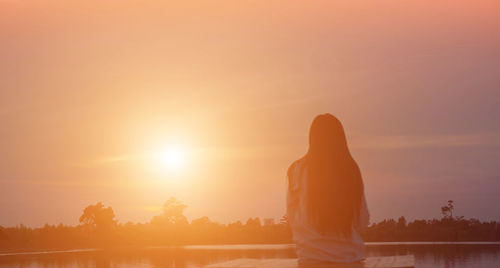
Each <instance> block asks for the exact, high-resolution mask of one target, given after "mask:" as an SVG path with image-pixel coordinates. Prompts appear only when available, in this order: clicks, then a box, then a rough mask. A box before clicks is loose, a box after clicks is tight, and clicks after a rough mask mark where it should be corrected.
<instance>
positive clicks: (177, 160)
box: [154, 145, 186, 172]
mask: <svg viewBox="0 0 500 268" xmlns="http://www.w3.org/2000/svg"><path fill="white" fill-rule="evenodd" d="M154 160H155V162H156V163H157V165H158V167H159V168H160V169H161V170H164V171H169V172H178V171H180V170H182V169H183V168H184V166H185V164H186V150H185V148H183V147H181V146H179V145H171V146H168V147H166V148H164V149H162V150H160V151H158V152H157V153H155V154H154Z"/></svg>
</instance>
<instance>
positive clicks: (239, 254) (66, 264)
mask: <svg viewBox="0 0 500 268" xmlns="http://www.w3.org/2000/svg"><path fill="white" fill-rule="evenodd" d="M406 254H413V255H415V260H416V267H431V268H433V267H487V268H490V267H500V245H499V244H397V245H394V244H392V245H391V244H377V245H369V246H367V255H368V256H390V255H406ZM295 257H296V255H295V252H294V248H293V246H290V245H272V246H269V245H266V246H264V245H258V246H255V245H253V246H224V247H221V246H212V247H210V246H193V247H185V248H148V249H127V250H106V251H86V252H65V253H52V254H34V255H9V256H1V257H0V268H14V267H15V268H132V267H134V268H136V267H137V268H194V267H202V266H204V265H207V264H211V263H216V262H221V261H227V260H231V259H237V258H295Z"/></svg>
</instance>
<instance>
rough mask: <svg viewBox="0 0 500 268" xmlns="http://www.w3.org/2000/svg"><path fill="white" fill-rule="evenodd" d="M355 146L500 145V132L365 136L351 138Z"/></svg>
mask: <svg viewBox="0 0 500 268" xmlns="http://www.w3.org/2000/svg"><path fill="white" fill-rule="evenodd" d="M350 143H351V146H352V147H353V148H363V149H369V148H371V149H400V148H419V147H463V146H493V147H496V146H500V133H476V134H468V135H432V136H363V135H355V136H353V137H352V138H351V141H350Z"/></svg>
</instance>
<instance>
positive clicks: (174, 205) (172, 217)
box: [151, 197, 188, 225]
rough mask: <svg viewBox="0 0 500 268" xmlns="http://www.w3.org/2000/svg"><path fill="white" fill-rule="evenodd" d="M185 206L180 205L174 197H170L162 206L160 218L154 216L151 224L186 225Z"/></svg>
mask: <svg viewBox="0 0 500 268" xmlns="http://www.w3.org/2000/svg"><path fill="white" fill-rule="evenodd" d="M186 208H187V206H186V205H184V204H182V203H181V202H180V201H179V200H177V199H176V198H175V197H170V198H169V199H168V200H167V202H165V204H163V213H162V214H161V215H160V216H155V217H153V219H152V220H151V223H153V224H161V225H164V224H167V225H168V224H188V220H187V218H186V216H184V210H185V209H186Z"/></svg>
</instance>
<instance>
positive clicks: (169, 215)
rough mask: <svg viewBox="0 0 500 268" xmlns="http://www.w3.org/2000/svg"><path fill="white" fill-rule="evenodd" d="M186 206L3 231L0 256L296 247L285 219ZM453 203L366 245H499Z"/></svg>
mask: <svg viewBox="0 0 500 268" xmlns="http://www.w3.org/2000/svg"><path fill="white" fill-rule="evenodd" d="M185 209H186V206H185V205H184V204H182V203H181V202H180V201H179V200H177V199H175V198H173V197H172V198H170V199H168V200H167V202H165V204H164V205H163V210H162V213H161V214H160V215H158V216H155V217H153V218H152V219H151V220H150V221H149V222H147V223H132V222H127V223H118V222H117V220H116V219H115V214H114V212H113V209H112V208H111V207H105V206H104V205H103V204H102V203H97V204H95V205H90V206H88V207H86V208H85V209H84V211H83V213H82V215H81V217H80V219H79V222H80V224H79V225H77V226H68V225H63V224H59V225H57V226H56V225H48V224H46V225H45V226H43V227H41V228H29V227H26V226H24V225H19V226H16V227H9V228H3V227H0V250H1V251H30V250H41V249H43V250H56V249H75V248H103V247H145V246H172V245H194V244H252V243H263V244H264V243H267V244H269V243H292V234H291V230H290V227H289V225H288V222H287V218H286V216H283V217H282V218H281V219H280V220H279V222H276V223H275V222H274V221H273V220H270V219H265V220H264V221H263V222H262V221H261V220H260V219H259V218H249V219H248V220H247V221H246V222H244V223H243V222H241V221H236V222H232V223H229V224H220V223H217V222H213V221H211V220H210V219H209V218H208V217H206V216H205V217H201V218H198V219H194V220H192V221H191V222H189V221H188V220H187V218H186V217H185V216H184V210H185ZM453 209H454V207H453V201H452V200H450V201H449V202H448V204H447V205H446V206H444V207H442V208H441V211H442V213H443V217H442V218H441V219H432V220H414V221H411V222H407V221H406V219H405V218H404V217H400V218H399V219H398V220H394V219H388V220H387V219H386V220H383V221H380V222H378V223H373V224H371V225H370V226H369V227H368V228H367V230H366V231H365V232H364V233H363V234H362V236H363V238H364V239H365V241H377V242H382V241H500V222H496V221H491V222H481V221H479V220H477V219H465V218H464V217H462V216H459V217H454V216H453Z"/></svg>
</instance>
